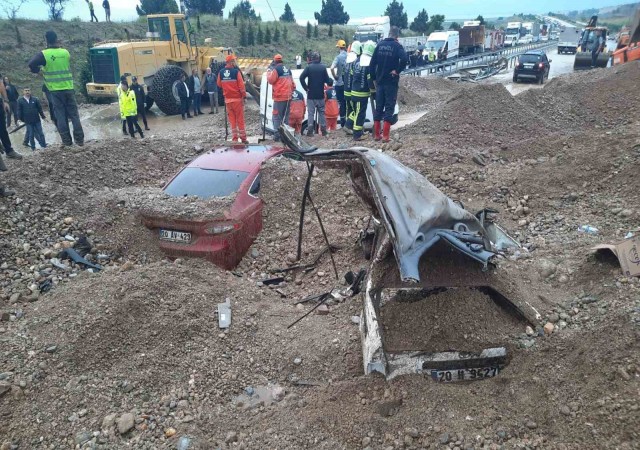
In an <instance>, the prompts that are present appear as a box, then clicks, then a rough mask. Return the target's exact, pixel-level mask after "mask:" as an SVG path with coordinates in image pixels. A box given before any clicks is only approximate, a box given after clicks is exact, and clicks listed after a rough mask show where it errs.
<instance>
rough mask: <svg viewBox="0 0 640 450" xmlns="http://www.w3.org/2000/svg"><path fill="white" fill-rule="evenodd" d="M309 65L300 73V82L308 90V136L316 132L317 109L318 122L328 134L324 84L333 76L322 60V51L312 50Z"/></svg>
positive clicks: (321, 129)
mask: <svg viewBox="0 0 640 450" xmlns="http://www.w3.org/2000/svg"><path fill="white" fill-rule="evenodd" d="M309 62H310V63H309V65H308V66H307V67H305V68H304V70H303V71H302V74H300V84H301V85H302V89H304V90H305V91H307V108H308V109H309V115H308V117H307V123H308V124H309V125H308V126H307V136H313V133H314V132H315V130H314V127H315V121H316V117H315V115H316V111H317V112H318V118H317V120H318V123H319V124H320V132H321V133H322V135H323V136H326V135H327V119H326V117H325V115H324V86H325V84H329V82H331V77H329V74H328V73H327V66H325V65H324V64H322V63H321V62H320V53H318V52H315V51H314V52H311V54H310V56H309Z"/></svg>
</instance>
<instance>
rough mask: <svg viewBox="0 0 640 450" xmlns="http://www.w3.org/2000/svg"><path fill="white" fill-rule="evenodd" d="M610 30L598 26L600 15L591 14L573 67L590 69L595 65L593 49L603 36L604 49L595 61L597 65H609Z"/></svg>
mask: <svg viewBox="0 0 640 450" xmlns="http://www.w3.org/2000/svg"><path fill="white" fill-rule="evenodd" d="M608 33H609V30H608V29H607V28H606V27H599V26H598V16H591V19H590V20H589V23H588V24H587V26H586V27H585V28H584V30H582V34H581V35H580V40H579V41H578V51H577V53H576V59H575V61H574V62H573V69H574V70H580V69H590V68H591V67H593V66H594V64H593V58H592V49H593V48H594V46H596V45H597V42H598V37H601V38H602V42H603V44H602V49H601V51H600V53H599V54H598V57H597V59H596V61H595V67H607V64H608V63H609V58H610V56H611V55H610V53H609V52H608V51H607V35H608Z"/></svg>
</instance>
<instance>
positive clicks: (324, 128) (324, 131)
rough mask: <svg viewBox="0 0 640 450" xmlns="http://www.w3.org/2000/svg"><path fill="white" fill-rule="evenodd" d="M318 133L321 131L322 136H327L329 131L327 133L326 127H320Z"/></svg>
mask: <svg viewBox="0 0 640 450" xmlns="http://www.w3.org/2000/svg"><path fill="white" fill-rule="evenodd" d="M320 133H322V136H323V137H327V136H328V135H329V133H327V127H321V128H320Z"/></svg>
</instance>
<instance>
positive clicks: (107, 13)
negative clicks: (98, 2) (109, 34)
mask: <svg viewBox="0 0 640 450" xmlns="http://www.w3.org/2000/svg"><path fill="white" fill-rule="evenodd" d="M86 2H87V6H89V14H90V15H91V22H93V21H94V20H95V22H96V23H98V16H96V12H95V10H94V9H93V1H92V0H86ZM102 7H103V8H104V17H105V21H106V22H111V5H110V4H109V0H102Z"/></svg>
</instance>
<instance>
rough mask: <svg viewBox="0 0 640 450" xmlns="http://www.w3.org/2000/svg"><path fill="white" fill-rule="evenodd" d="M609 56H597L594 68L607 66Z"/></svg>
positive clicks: (602, 54)
mask: <svg viewBox="0 0 640 450" xmlns="http://www.w3.org/2000/svg"><path fill="white" fill-rule="evenodd" d="M610 57H611V55H610V54H609V53H608V52H603V53H600V54H599V55H598V59H597V60H596V67H600V68H605V67H607V65H608V64H609V58H610Z"/></svg>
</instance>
